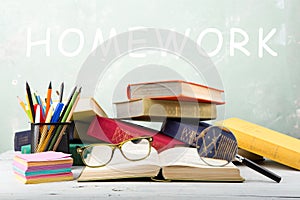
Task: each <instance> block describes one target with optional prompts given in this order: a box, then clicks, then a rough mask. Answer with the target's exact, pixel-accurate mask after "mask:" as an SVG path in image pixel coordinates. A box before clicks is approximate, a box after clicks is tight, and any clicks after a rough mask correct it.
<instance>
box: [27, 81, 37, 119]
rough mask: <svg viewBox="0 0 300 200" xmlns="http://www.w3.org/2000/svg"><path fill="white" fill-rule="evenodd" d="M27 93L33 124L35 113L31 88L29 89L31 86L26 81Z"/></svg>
mask: <svg viewBox="0 0 300 200" xmlns="http://www.w3.org/2000/svg"><path fill="white" fill-rule="evenodd" d="M26 93H27V99H28V104H29V105H28V106H29V110H30V115H31V119H32V120H31V122H33V120H34V119H35V113H34V107H33V101H32V95H31V91H30V87H29V84H28V82H27V81H26Z"/></svg>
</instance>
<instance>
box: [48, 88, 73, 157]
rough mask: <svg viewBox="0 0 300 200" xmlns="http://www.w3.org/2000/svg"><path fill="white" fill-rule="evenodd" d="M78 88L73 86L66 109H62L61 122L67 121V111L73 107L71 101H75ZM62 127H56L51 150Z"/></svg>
mask: <svg viewBox="0 0 300 200" xmlns="http://www.w3.org/2000/svg"><path fill="white" fill-rule="evenodd" d="M76 89H77V86H75V87H74V88H73V90H72V92H71V94H70V96H69V99H68V102H67V103H66V105H65V107H64V109H63V111H62V113H61V115H60V117H59V120H58V122H59V123H61V122H65V120H66V117H67V115H66V112H67V111H68V109H69V110H70V109H71V107H70V105H71V103H72V101H73V99H74V97H75V95H76V93H77V92H76ZM74 101H75V99H74ZM69 107H70V108H69ZM61 129H62V126H56V129H55V132H54V134H53V137H52V139H51V141H50V142H49V147H48V151H51V150H52V148H53V145H54V143H55V142H56V140H57V137H58V134H59V133H60V131H61ZM53 131H54V130H52V131H51V133H52V132H53Z"/></svg>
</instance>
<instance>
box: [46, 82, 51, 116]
mask: <svg viewBox="0 0 300 200" xmlns="http://www.w3.org/2000/svg"><path fill="white" fill-rule="evenodd" d="M51 94H52V84H51V81H50V83H49V87H48V90H47V99H46V116H47V115H48V112H49V108H50V102H51Z"/></svg>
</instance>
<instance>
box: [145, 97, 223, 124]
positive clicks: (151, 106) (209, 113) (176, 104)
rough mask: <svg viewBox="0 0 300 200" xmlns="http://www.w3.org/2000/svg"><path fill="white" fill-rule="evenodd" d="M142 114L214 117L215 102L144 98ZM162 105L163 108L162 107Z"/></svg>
mask: <svg viewBox="0 0 300 200" xmlns="http://www.w3.org/2000/svg"><path fill="white" fill-rule="evenodd" d="M143 101H144V114H145V115H152V114H153V115H156V116H167V117H176V118H177V117H190V118H205V119H215V118H216V117H217V109H216V105H215V104H209V103H198V102H184V101H164V100H151V99H144V100H143ZM162 107H163V109H162Z"/></svg>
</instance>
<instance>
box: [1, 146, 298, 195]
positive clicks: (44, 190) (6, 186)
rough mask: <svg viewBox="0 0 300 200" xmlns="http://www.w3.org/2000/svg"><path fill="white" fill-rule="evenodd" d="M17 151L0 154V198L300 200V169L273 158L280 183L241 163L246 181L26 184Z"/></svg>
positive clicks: (266, 164) (267, 164)
mask: <svg viewBox="0 0 300 200" xmlns="http://www.w3.org/2000/svg"><path fill="white" fill-rule="evenodd" d="M13 154H14V153H13V152H11V151H9V152H5V153H3V154H0V199H1V200H3V199H31V200H32V199H45V200H46V199H47V200H48V199H55V200H57V199H65V200H66V199H76V200H81V199H101V198H110V199H124V198H128V199H141V198H142V199H152V200H154V198H155V199H175V198H176V199H243V200H246V199H289V200H290V199H300V171H297V170H294V169H291V168H288V167H286V166H283V165H280V164H278V163H275V162H272V161H264V163H263V166H264V167H266V168H268V169H269V170H271V171H273V172H275V173H276V174H278V175H280V176H281V177H282V180H281V182H280V183H276V182H274V181H272V180H271V179H269V178H267V177H265V176H263V175H261V174H259V173H257V172H255V171H253V170H251V169H250V168H248V167H245V166H239V169H240V171H241V175H242V176H243V177H244V178H245V179H246V180H245V182H243V183H216V182H151V181H149V182H148V181H145V182H141V181H140V182H139V181H136V182H130V181H116V182H81V183H80V182H77V181H76V177H77V176H78V175H79V173H80V171H81V170H82V167H74V168H73V170H72V171H73V173H74V178H75V180H74V181H66V182H54V183H41V184H28V185H26V184H23V183H21V182H20V181H18V180H17V179H16V178H15V177H14V175H13V171H12V157H13Z"/></svg>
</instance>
